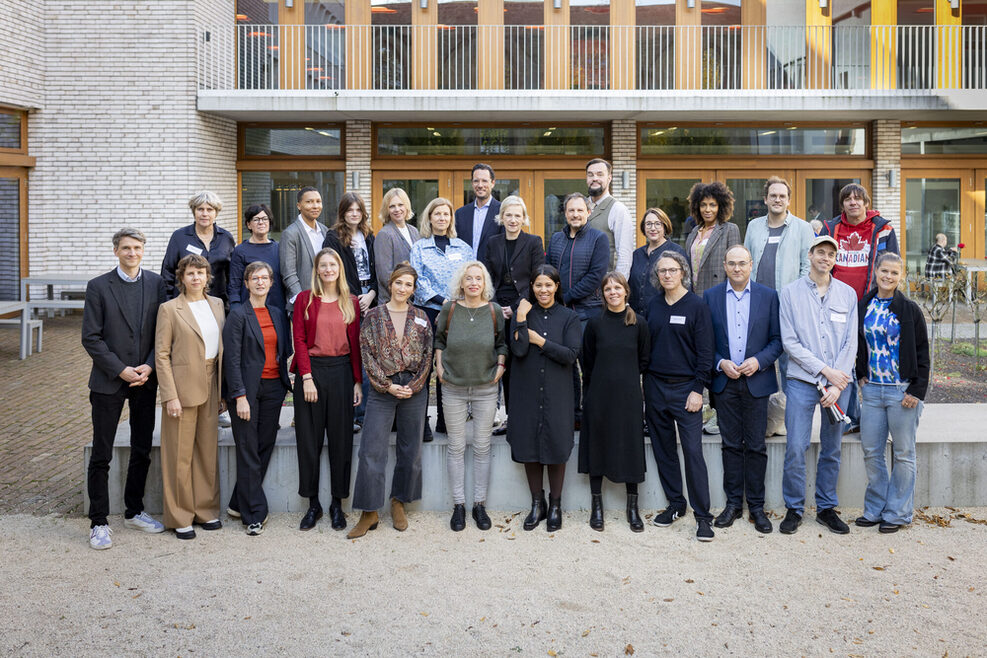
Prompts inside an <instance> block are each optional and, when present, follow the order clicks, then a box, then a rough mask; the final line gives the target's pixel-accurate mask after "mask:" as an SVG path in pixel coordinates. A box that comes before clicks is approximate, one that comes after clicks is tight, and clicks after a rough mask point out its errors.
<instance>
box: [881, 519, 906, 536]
mask: <svg viewBox="0 0 987 658" xmlns="http://www.w3.org/2000/svg"><path fill="white" fill-rule="evenodd" d="M900 527H901V526H900V525H898V524H896V523H888V522H887V521H881V527H879V528H878V529H877V530H878V532H880V533H881V534H885V535H890V534H891V533H893V532H898V528H900Z"/></svg>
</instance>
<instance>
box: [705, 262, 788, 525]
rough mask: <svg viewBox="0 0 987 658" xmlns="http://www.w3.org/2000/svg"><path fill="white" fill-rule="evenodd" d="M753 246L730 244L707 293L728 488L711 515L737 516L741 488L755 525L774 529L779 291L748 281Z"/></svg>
mask: <svg viewBox="0 0 987 658" xmlns="http://www.w3.org/2000/svg"><path fill="white" fill-rule="evenodd" d="M751 267H752V265H751V254H750V252H749V251H747V248H746V247H744V246H743V245H734V246H733V247H730V248H729V249H727V252H726V255H725V256H724V258H723V268H724V269H725V270H726V275H727V280H726V281H724V282H723V283H720V284H719V285H716V286H713V287H712V288H709V289H707V290H706V291H705V292H704V293H703V300H704V301H705V302H706V304H707V305H709V310H710V316H711V318H712V320H713V338H714V341H715V343H714V345H715V350H716V356H715V357H714V360H713V361H714V365H713V373H712V375H713V376H712V383H711V384H710V391H711V392H712V393H713V394H715V395H716V411H717V413H718V415H719V420H720V436H721V437H722V439H723V489H724V491H725V493H726V496H727V504H726V507H725V508H724V509H723V512H722V513H721V514H720V515H719V516H717V517H716V520H715V521H714V522H713V523H714V525H715V526H716V527H717V528H727V527H729V526H731V525H733V522H734V521H735V520H737V519H738V518H740V517H741V516H742V514H743V510H744V495H745V493H746V496H747V507H748V511H749V514H750V520H751V521H753V522H754V528H755V529H756V530H757V531H758V532H760V533H763V534H767V533H769V532H771V521H770V520H768V517H767V515H766V514H765V513H764V475H765V472H766V470H767V466H768V452H767V448H766V446H765V445H764V433H765V430H767V425H768V397H769V396H770V395H771V394H772V393H774V392H775V391H777V390H778V379H777V377H775V371H774V363H775V361H776V360H777V359H778V357H779V356H780V355H781V350H782V345H781V326H780V324H779V320H778V293H776V292H775V291H774V290H772V289H771V288H768V287H767V286H762V285H760V284H759V283H755V282H754V281H751Z"/></svg>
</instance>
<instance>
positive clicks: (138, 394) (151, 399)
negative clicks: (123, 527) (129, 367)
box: [87, 380, 158, 527]
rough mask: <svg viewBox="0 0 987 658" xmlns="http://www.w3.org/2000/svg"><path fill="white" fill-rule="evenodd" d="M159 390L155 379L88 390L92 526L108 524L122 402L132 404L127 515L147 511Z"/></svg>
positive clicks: (124, 500) (129, 516)
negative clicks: (112, 463)
mask: <svg viewBox="0 0 987 658" xmlns="http://www.w3.org/2000/svg"><path fill="white" fill-rule="evenodd" d="M157 393H158V384H157V381H156V380H148V382H147V383H146V384H144V385H143V386H133V387H131V386H123V387H122V388H121V389H120V390H119V391H117V392H116V393H96V392H94V391H90V392H89V402H90V403H91V404H92V414H93V451H92V455H91V456H90V458H89V472H88V474H87V487H88V489H89V519H90V522H91V527H96V526H98V525H106V516H107V514H109V513H110V494H109V486H108V481H109V474H110V460H111V459H113V437H115V436H116V432H117V425H118V424H119V423H120V414H121V413H123V403H124V402H127V403H129V404H130V462H129V463H128V464H127V483H126V484H125V485H124V489H123V503H124V509H125V510H126V518H128V519H129V518H133V517H134V516H136V515H137V514H140V513H141V512H143V511H144V485H145V484H146V482H147V471H148V468H150V466H151V437H152V436H153V434H154V405H155V397H156V396H157Z"/></svg>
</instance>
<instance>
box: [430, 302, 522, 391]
mask: <svg viewBox="0 0 987 658" xmlns="http://www.w3.org/2000/svg"><path fill="white" fill-rule="evenodd" d="M453 304H456V302H453V301H448V302H446V303H445V304H443V305H442V311H441V312H440V313H439V317H438V319H437V320H436V322H435V349H436V350H442V369H443V371H444V374H443V377H442V380H443V382H448V383H449V384H453V385H455V386H482V385H483V384H489V383H491V382H492V381H493V380H494V377H496V376H497V357H498V356H504V357H505V358H506V356H507V338H506V334H505V332H504V312H503V311H502V310H501V307H500V306H499V305H497V304H494V303H493V302H491V303H490V305H489V306H481V307H479V308H467V307H465V306H462V305H458V304H457V306H456V309H455V310H454V311H453V312H452V319H451V320H450V319H449V312H450V310H451V309H452V306H453ZM491 308H492V309H493V313H492V315H493V319H491ZM446 326H448V327H449V328H448V330H447V329H446Z"/></svg>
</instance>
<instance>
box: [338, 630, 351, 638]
mask: <svg viewBox="0 0 987 658" xmlns="http://www.w3.org/2000/svg"><path fill="white" fill-rule="evenodd" d="M340 635H342V636H343V637H349V636H350V635H352V633H350V632H349V631H342V632H340Z"/></svg>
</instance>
